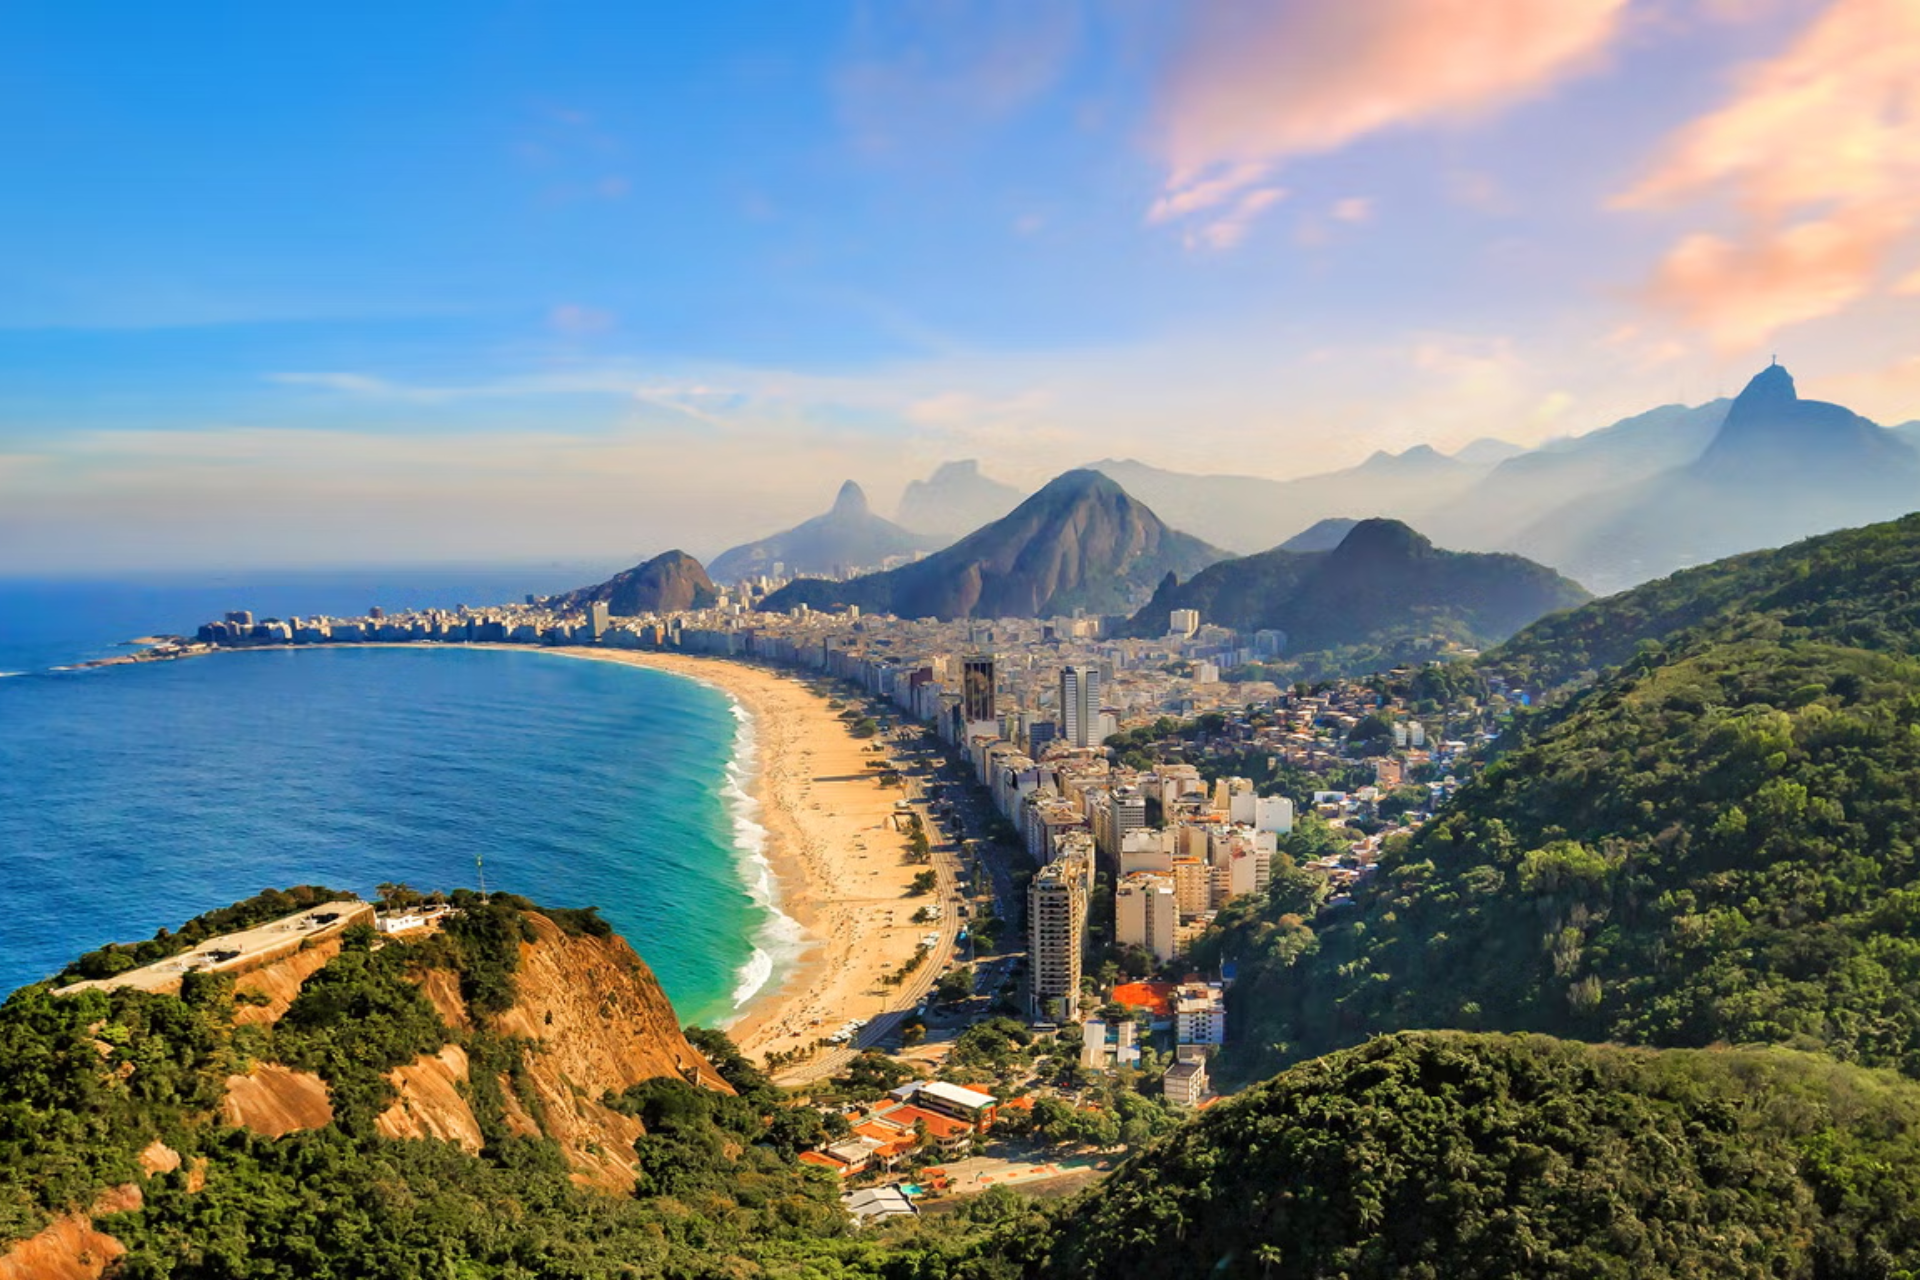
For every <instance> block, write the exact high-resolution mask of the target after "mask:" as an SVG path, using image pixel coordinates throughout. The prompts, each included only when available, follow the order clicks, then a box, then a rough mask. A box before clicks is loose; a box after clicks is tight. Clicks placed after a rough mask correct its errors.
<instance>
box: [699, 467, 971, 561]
mask: <svg viewBox="0 0 1920 1280" xmlns="http://www.w3.org/2000/svg"><path fill="white" fill-rule="evenodd" d="M939 541H940V540H939V539H938V538H929V537H925V536H923V535H921V534H917V533H912V532H909V531H908V530H906V529H902V528H901V527H900V526H899V525H897V524H895V523H893V521H891V520H888V519H885V518H884V517H882V516H877V515H875V514H873V511H872V509H871V508H869V507H868V506H867V495H866V493H865V491H863V490H862V489H861V488H860V486H859V485H857V484H855V483H854V482H853V481H851V480H849V481H847V482H846V483H845V484H843V485H841V486H840V492H839V494H838V495H837V496H836V497H835V498H834V500H833V509H832V510H830V511H828V512H827V513H826V514H825V515H821V516H815V517H814V518H813V519H811V520H808V521H805V522H804V523H801V524H798V525H795V526H794V527H793V528H791V529H788V530H787V531H786V532H784V533H776V534H774V535H773V536H772V537H769V538H762V539H761V540H760V541H758V542H749V543H745V544H743V545H741V546H738V547H734V548H732V549H731V550H728V551H725V552H722V553H721V554H720V555H719V556H718V557H716V558H715V560H714V562H713V570H712V572H713V577H714V580H715V581H718V582H739V581H741V580H742V579H745V578H755V577H759V576H760V575H762V574H771V573H773V571H774V566H775V565H776V564H778V565H780V566H781V567H782V569H783V570H784V572H785V573H786V574H787V576H789V577H806V576H819V575H838V574H842V573H846V572H847V571H849V570H852V569H869V568H873V567H875V566H877V565H879V564H881V563H882V562H884V561H886V560H889V559H891V558H893V557H894V556H906V555H912V554H913V553H914V552H916V551H925V550H928V549H929V548H931V547H934V546H937V545H938V544H939Z"/></svg>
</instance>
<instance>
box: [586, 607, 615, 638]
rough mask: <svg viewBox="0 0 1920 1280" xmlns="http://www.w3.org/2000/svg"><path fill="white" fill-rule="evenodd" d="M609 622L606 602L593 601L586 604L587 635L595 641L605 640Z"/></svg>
mask: <svg viewBox="0 0 1920 1280" xmlns="http://www.w3.org/2000/svg"><path fill="white" fill-rule="evenodd" d="M609 621H610V619H609V617H608V607H607V602H606V601H605V600H594V601H591V602H589V603H588V605H587V634H588V635H591V636H592V637H593V638H594V639H595V640H601V639H605V638H606V634H607V630H608V623H609Z"/></svg>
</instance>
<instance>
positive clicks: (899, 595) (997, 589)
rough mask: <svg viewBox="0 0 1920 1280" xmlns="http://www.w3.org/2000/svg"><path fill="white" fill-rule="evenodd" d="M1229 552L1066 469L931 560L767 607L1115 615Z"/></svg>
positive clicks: (804, 584) (786, 590) (775, 598)
mask: <svg viewBox="0 0 1920 1280" xmlns="http://www.w3.org/2000/svg"><path fill="white" fill-rule="evenodd" d="M1225 555H1226V553H1225V552H1223V551H1220V550H1218V549H1216V548H1214V547H1211V546H1208V545H1207V544H1206V543H1204V542H1202V541H1200V540H1199V539H1198V538H1194V537H1190V536H1189V535H1187V534H1184V533H1181V532H1179V531H1178V530H1175V529H1172V528H1169V527H1168V526H1167V525H1166V524H1164V523H1163V522H1162V521H1161V520H1160V518H1159V517H1158V516H1157V515H1155V514H1154V513H1153V512H1152V511H1151V510H1149V509H1148V507H1147V505H1146V504H1145V503H1143V502H1141V501H1139V500H1138V499H1136V498H1134V497H1133V496H1131V495H1130V494H1128V493H1127V491H1126V490H1125V489H1123V488H1121V487H1120V486H1119V485H1118V484H1116V483H1114V482H1113V481H1112V480H1111V479H1109V478H1107V477H1106V476H1103V475H1101V474H1099V473H1098V472H1094V471H1069V472H1066V473H1065V474H1063V475H1060V476H1057V477H1055V478H1054V479H1053V480H1052V481H1050V482H1048V484H1047V485H1046V487H1045V488H1043V489H1041V490H1040V491H1039V492H1038V493H1036V494H1034V495H1033V496H1032V497H1031V498H1028V499H1027V500H1026V501H1025V502H1022V503H1021V504H1020V505H1019V506H1018V507H1016V508H1014V510H1013V511H1011V512H1009V513H1008V514H1007V515H1005V516H1003V517H1001V518H1000V519H998V520H996V521H994V522H992V523H991V524H988V525H985V526H983V527H982V528H979V529H976V530H975V531H974V532H972V533H970V534H968V535H967V536H966V537H964V538H962V539H960V541H958V542H956V543H954V544H953V545H952V546H949V547H946V548H944V549H943V550H940V551H936V552H934V553H933V554H931V555H929V556H927V557H926V558H925V559H922V560H919V561H916V562H915V563H913V564H909V565H903V566H901V567H900V568H897V569H890V570H887V571H886V572H883V573H874V574H868V575H866V576H864V577H860V578H855V579H853V580H851V581H848V582H828V581H823V580H820V579H808V578H803V579H800V580H798V581H795V582H791V583H789V584H788V585H787V586H785V587H783V588H781V589H780V590H779V591H776V592H774V593H773V595H771V596H769V597H768V598H767V599H766V600H765V601H764V602H763V603H762V605H761V608H763V609H767V610H782V609H791V608H793V607H795V606H797V605H801V604H805V605H809V606H811V607H813V608H816V609H827V608H842V607H845V606H848V605H855V606H858V607H859V608H861V609H864V610H866V611H868V612H874V613H892V614H895V615H898V616H900V617H905V618H927V617H932V618H941V619H953V618H1004V617H1023V618H1036V617H1051V616H1055V615H1059V614H1066V613H1072V612H1074V611H1075V610H1085V611H1087V612H1089V613H1119V612H1124V611H1126V610H1128V609H1130V608H1132V607H1133V606H1134V604H1135V603H1136V598H1135V597H1136V595H1137V594H1144V593H1145V592H1146V591H1147V590H1149V589H1151V588H1152V586H1153V584H1154V583H1156V582H1158V581H1159V580H1160V579H1161V578H1163V577H1165V576H1166V575H1167V574H1168V573H1175V574H1189V573H1194V572H1196V571H1198V570H1200V569H1203V568H1205V567H1206V566H1207V565H1209V564H1212V563H1213V562H1214V561H1216V560H1220V559H1223V558H1224V557H1225Z"/></svg>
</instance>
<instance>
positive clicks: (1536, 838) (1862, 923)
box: [1202, 520, 1920, 1076]
mask: <svg viewBox="0 0 1920 1280" xmlns="http://www.w3.org/2000/svg"><path fill="white" fill-rule="evenodd" d="M1916 540H1920V521H1913V520H1909V521H1901V522H1898V523H1896V524H1892V525H1883V526H1878V527H1876V528H1870V529H1863V530H1855V531H1849V532H1847V533H1843V534H1837V535H1832V536H1830V537H1827V538H1822V539H1815V540H1812V541H1810V542H1808V543H1805V544H1802V545H1801V546H1800V547H1798V548H1790V549H1788V550H1787V551H1782V552H1775V553H1767V554H1765V555H1762V556H1757V557H1741V558H1739V559H1737V560H1734V561H1730V562H1726V563H1723V564H1718V565H1712V566H1708V567H1706V568H1704V569H1701V570H1696V571H1694V572H1693V573H1692V574H1690V575H1681V576H1680V577H1676V578H1674V579H1670V580H1668V581H1667V582H1664V583H1656V584H1653V585H1651V586H1649V587H1646V588H1642V589H1640V590H1638V591H1635V592H1630V593H1628V594H1627V595H1626V596H1622V597H1616V598H1614V599H1610V600H1603V601H1598V602H1595V603H1593V604H1590V605H1588V606H1586V607H1584V608H1582V609H1579V610H1576V611H1574V612H1572V613H1570V614H1566V615H1562V616H1560V617H1557V618H1554V619H1550V620H1548V621H1547V622H1545V623H1542V624H1539V625H1537V626H1535V627H1533V628H1529V629H1528V631H1526V632H1524V633H1522V634H1521V635H1520V636H1518V637H1516V639H1515V640H1514V641H1513V643H1511V644H1509V645H1507V646H1505V647H1504V648H1503V649H1501V650H1499V651H1498V652H1496V653H1494V654H1492V655H1489V659H1488V663H1489V665H1490V666H1493V667H1495V668H1496V669H1504V670H1506V671H1507V672H1508V673H1509V677H1510V678H1513V673H1515V672H1517V671H1527V670H1531V671H1533V672H1534V673H1535V674H1536V675H1539V674H1542V673H1547V675H1546V678H1547V679H1559V678H1573V677H1574V676H1575V675H1577V673H1578V672H1579V671H1580V670H1581V669H1582V668H1583V667H1590V666H1596V665H1606V664H1607V663H1608V662H1609V661H1620V660H1627V659H1629V658H1630V661H1626V665H1624V666H1621V667H1618V668H1616V669H1613V670H1612V671H1611V673H1610V674H1608V675H1607V676H1605V677H1603V678H1601V679H1600V680H1598V681H1597V683H1594V684H1592V685H1591V686H1589V687H1587V688H1585V689H1584V690H1583V691H1580V692H1578V693H1575V694H1574V695H1573V696H1571V697H1569V698H1567V699H1565V700H1563V701H1561V702H1559V703H1558V704H1556V705H1555V706H1553V707H1552V708H1550V709H1549V710H1548V711H1546V712H1545V713H1543V714H1539V715H1536V716H1534V717H1532V718H1531V719H1529V720H1526V721H1523V722H1522V723H1521V724H1520V725H1519V726H1518V727H1517V728H1516V730H1515V731H1514V733H1512V734H1511V735H1509V737H1510V739H1511V741H1509V742H1507V743H1505V744H1503V754H1501V755H1500V756H1499V757H1498V758H1497V759H1496V760H1495V761H1494V762H1493V763H1492V764H1491V765H1490V766H1489V767H1488V768H1487V769H1486V770H1485V772H1484V773H1483V774H1482V776H1480V777H1479V778H1478V779H1477V780H1475V781H1473V782H1472V783H1470V784H1469V785H1467V786H1466V787H1464V788H1463V789H1462V790H1461V792H1460V793H1459V794H1458V795H1457V796H1456V797H1455V799H1454V800H1453V801H1452V803H1450V804H1449V805H1448V806H1447V807H1446V809H1445V810H1443V811H1442V812H1441V814H1439V815H1438V817H1437V818H1436V819H1435V820H1434V821H1432V822H1431V823H1429V824H1428V825H1427V826H1426V827H1425V828H1424V829H1423V830H1422V831H1421V832H1420V833H1419V834H1418V835H1417V836H1415V837H1414V838H1412V839H1411V840H1407V841H1402V842H1400V843H1398V844H1391V845H1390V846H1389V847H1388V848H1387V849H1386V850H1385V851H1384V853H1383V856H1382V858H1381V860H1380V864H1379V868H1378V870H1377V872H1376V874H1375V877H1374V881H1373V883H1372V885H1371V886H1369V887H1367V888H1364V889H1362V890H1361V891H1360V892H1359V893H1358V894H1357V895H1356V896H1355V900H1354V901H1353V902H1352V903H1351V904H1349V905H1345V906H1343V907H1339V908H1336V909H1334V910H1332V911H1330V912H1322V913H1318V914H1316V913H1315V912H1314V910H1313V908H1312V907H1311V906H1310V905H1309V904H1303V903H1299V902H1293V901H1290V900H1288V899H1287V898H1286V897H1285V896H1284V894H1279V895H1276V896H1274V897H1272V898H1270V899H1269V900H1267V901H1265V902H1249V903H1244V904H1240V905H1238V906H1236V907H1235V908H1233V909H1232V910H1230V911H1228V912H1226V913H1224V914H1223V917H1222V919H1221V921H1220V927H1219V928H1218V929H1217V930H1216V932H1215V934H1214V935H1213V936H1212V937H1210V938H1209V939H1208V940H1207V941H1206V943H1205V945H1204V947H1203V948H1202V951H1203V954H1205V955H1207V956H1208V957H1209V958H1217V959H1225V960H1234V961H1237V962H1239V964H1240V981H1239V983H1238V984H1237V985H1236V987H1235V988H1234V990H1233V993H1232V995H1231V998H1230V1004H1229V1010H1230V1017H1231V1019H1232V1025H1233V1028H1234V1031H1235V1036H1236V1039H1237V1041H1238V1043H1239V1046H1240V1047H1239V1049H1238V1050H1237V1053H1236V1056H1235V1060H1234V1066H1235V1067H1236V1068H1237V1069H1238V1070H1239V1071H1241V1072H1242V1073H1244V1074H1246V1075H1249V1076H1257V1075H1259V1074H1263V1073H1264V1072H1266V1071H1267V1070H1270V1069H1272V1068H1273V1067H1274V1066H1277V1065H1279V1064H1281V1063H1283V1062H1286V1061H1291V1060H1296V1059H1298V1058H1301V1057H1307V1056H1311V1055H1313V1054H1316V1053H1321V1052H1325V1051H1326V1050H1328V1049H1332V1048H1337V1047H1340V1046H1342V1045H1347V1044H1352V1043H1355V1042H1356V1041H1358V1040H1361V1039H1363V1038H1365V1037H1366V1036H1368V1035H1370V1034H1374V1033H1377V1032H1381V1031H1389V1030H1396V1029H1400V1028H1408V1027H1465V1028H1486V1029H1491V1030H1528V1031H1544V1032H1551V1033H1554V1034H1561V1035H1570V1036H1576V1037H1580V1038H1583V1039H1614V1040H1622V1041H1627V1042H1631V1043H1641V1044H1653V1045H1706V1044H1711V1043H1715V1042H1719V1041H1728V1042H1734V1043H1743V1042H1774V1043H1788V1044H1794V1045H1799V1046H1804V1047H1822V1048H1825V1049H1827V1050H1828V1051H1830V1052H1832V1053H1833V1054H1835V1055H1836V1056H1838V1057H1841V1058H1844V1059H1849V1060H1857V1061H1860V1062H1864V1063H1869V1064H1874V1065H1883V1066H1890V1067H1895V1068H1898V1069H1901V1070H1903V1071H1906V1072H1908V1073H1909V1074H1914V1075H1920V942H1916V941H1915V938H1916V929H1915V925H1916V924H1917V923H1920V918H1917V917H1916V916H1915V911H1916V908H1917V907H1920V867H1917V866H1916V858H1915V854H1916V849H1920V662H1917V661H1916V660H1915V659H1914V658H1913V657H1911V656H1909V654H1910V652H1911V650H1912V646H1913V639H1914V636H1915V635H1916V634H1917V632H1916V628H1915V626H1914V622H1915V620H1916V617H1920V613H1916V608H1915V603H1914V601H1913V597H1912V590H1911V586H1910V583H1911V580H1912V575H1911V572H1910V567H1911V566H1912V565H1913V564H1915V563H1916V562H1920V556H1916V555H1915V554H1914V553H1915V549H1916ZM1689 583H1690V584H1692V586H1693V587H1695V588H1697V592H1696V593H1695V594H1692V595H1689V594H1688V593H1687V591H1686V590H1685V588H1686V587H1687V586H1688V584H1689ZM1281 882H1282V883H1283V884H1284V883H1286V881H1285V880H1284V879H1283V880H1282V881H1281Z"/></svg>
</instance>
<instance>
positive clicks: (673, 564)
mask: <svg viewBox="0 0 1920 1280" xmlns="http://www.w3.org/2000/svg"><path fill="white" fill-rule="evenodd" d="M719 599H720V591H719V588H717V587H715V586H714V585H713V579H711V578H709V577H708V576H707V571H706V570H705V569H703V568H701V567H700V562H699V561H698V560H695V559H694V558H693V557H692V556H690V555H688V554H687V553H686V552H684V551H663V552H661V553H660V554H659V555H657V556H655V557H654V558H653V559H651V560H649V561H647V562H646V563H645V564H642V565H636V566H634V567H633V568H631V569H628V570H625V571H624V572H621V573H616V574H615V575H614V576H613V577H611V578H609V579H607V580H606V581H605V582H602V583H600V584H598V585H597V586H591V587H581V588H580V589H579V590H577V591H569V592H568V593H567V594H565V595H563V596H555V597H553V598H552V599H551V600H549V601H548V602H547V603H548V604H549V606H551V607H552V608H555V609H558V610H563V611H564V610H582V609H585V608H586V607H587V605H588V604H590V603H592V602H593V601H596V600H604V601H606V603H607V612H609V613H611V614H612V615H613V616H614V617H616V618H632V617H638V616H639V615H641V614H643V613H676V612H679V611H681V610H683V609H705V608H708V607H709V606H711V605H712V604H714V603H715V602H716V601H717V600H719Z"/></svg>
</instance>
